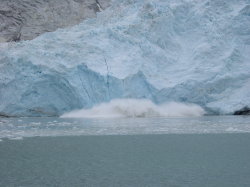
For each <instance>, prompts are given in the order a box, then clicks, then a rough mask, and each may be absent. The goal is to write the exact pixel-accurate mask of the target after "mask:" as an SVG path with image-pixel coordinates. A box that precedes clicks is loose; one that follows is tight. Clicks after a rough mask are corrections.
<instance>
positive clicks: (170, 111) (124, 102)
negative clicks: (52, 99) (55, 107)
mask: <svg viewBox="0 0 250 187" xmlns="http://www.w3.org/2000/svg"><path fill="white" fill-rule="evenodd" d="M204 114H205V111H204V110H203V109H202V108H201V107H200V106H198V105H194V104H183V103H175V102H171V103H165V104H160V105H156V104H154V103H153V102H152V101H150V100H146V99H115V100H112V101H111V102H109V103H102V104H100V105H97V106H94V107H93V108H91V109H82V110H78V111H73V112H70V113H66V114H64V115H62V116H61V117H62V118H121V117H129V118H130V117H132V118H134V117H187V116H202V115H204Z"/></svg>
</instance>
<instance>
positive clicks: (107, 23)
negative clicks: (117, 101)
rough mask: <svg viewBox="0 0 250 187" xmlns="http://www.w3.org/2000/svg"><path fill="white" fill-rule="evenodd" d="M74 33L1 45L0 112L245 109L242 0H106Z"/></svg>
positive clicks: (249, 67) (249, 16) (245, 11)
mask: <svg viewBox="0 0 250 187" xmlns="http://www.w3.org/2000/svg"><path fill="white" fill-rule="evenodd" d="M111 4H112V5H111V7H109V8H107V9H106V10H105V11H103V12H101V13H99V14H98V15H97V18H93V19H88V20H85V21H84V22H82V23H80V24H79V25H77V26H74V27H72V28H65V29H59V30H57V31H55V32H50V33H45V34H43V35H41V36H39V37H37V38H36V39H34V40H31V41H22V42H20V43H2V44H1V45H0V113H1V114H2V115H16V116H53V115H61V114H63V113H64V112H68V111H71V110H75V109H80V108H87V107H91V106H93V105H95V104H98V103H101V102H106V101H109V100H111V99H114V98H147V99H150V100H152V101H153V102H154V103H156V104H157V103H164V102H183V103H195V104H198V105H200V106H202V107H203V108H205V109H206V110H207V111H208V112H211V113H215V114H232V113H234V112H235V111H237V110H240V109H242V108H243V107H249V106H250V1H249V0H167V1H166V0H154V1H150V0H113V1H112V3H111Z"/></svg>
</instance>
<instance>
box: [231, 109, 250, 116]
mask: <svg viewBox="0 0 250 187" xmlns="http://www.w3.org/2000/svg"><path fill="white" fill-rule="evenodd" d="M234 115H250V108H249V107H244V108H242V109H240V110H238V111H235V112H234Z"/></svg>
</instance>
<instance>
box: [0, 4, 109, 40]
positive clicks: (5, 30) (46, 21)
mask: <svg viewBox="0 0 250 187" xmlns="http://www.w3.org/2000/svg"><path fill="white" fill-rule="evenodd" d="M109 2H110V0H1V2H0V42H10V41H19V40H31V39H33V38H35V37H37V36H39V35H40V34H42V33H45V32H51V31H55V30H56V29H58V28H64V27H67V26H72V25H75V24H78V23H79V22H81V21H82V20H84V19H86V18H89V17H94V16H95V15H96V12H99V11H101V10H102V9H105V8H107V7H108V6H109Z"/></svg>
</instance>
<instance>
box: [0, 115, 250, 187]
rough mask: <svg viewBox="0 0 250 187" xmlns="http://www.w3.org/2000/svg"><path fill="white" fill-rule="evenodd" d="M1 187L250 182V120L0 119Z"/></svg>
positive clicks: (193, 185) (226, 185)
mask: <svg viewBox="0 0 250 187" xmlns="http://www.w3.org/2000/svg"><path fill="white" fill-rule="evenodd" d="M0 121H1V123H0V137H1V140H2V141H1V142H0V186H1V187H2V186H3V187H5V186H7V187H8V186H30V187H31V186H32V187H33V186H104V187H105V186H107V187H110V186H126V187H127V186H128V187H130V186H132V187H133V186H135V187H137V186H142V187H144V186H148V187H151V186H152V187H154V186H155V187H158V186H173V187H174V186H175V187H177V186H185V187H186V186H190V187H196V186H197V187H200V186H218V187H224V186H225V187H230V186H232V187H235V186H237V187H241V186H246V187H247V186H250V146H249V145H250V134H249V132H250V118H249V117H240V116H239V117H236V116H224V117H218V116H205V117H200V118H158V119H157V118H135V119H125V118H124V119H105V120H104V119H91V120H89V119H61V118H18V119H14V118H13V119H1V120H0Z"/></svg>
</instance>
